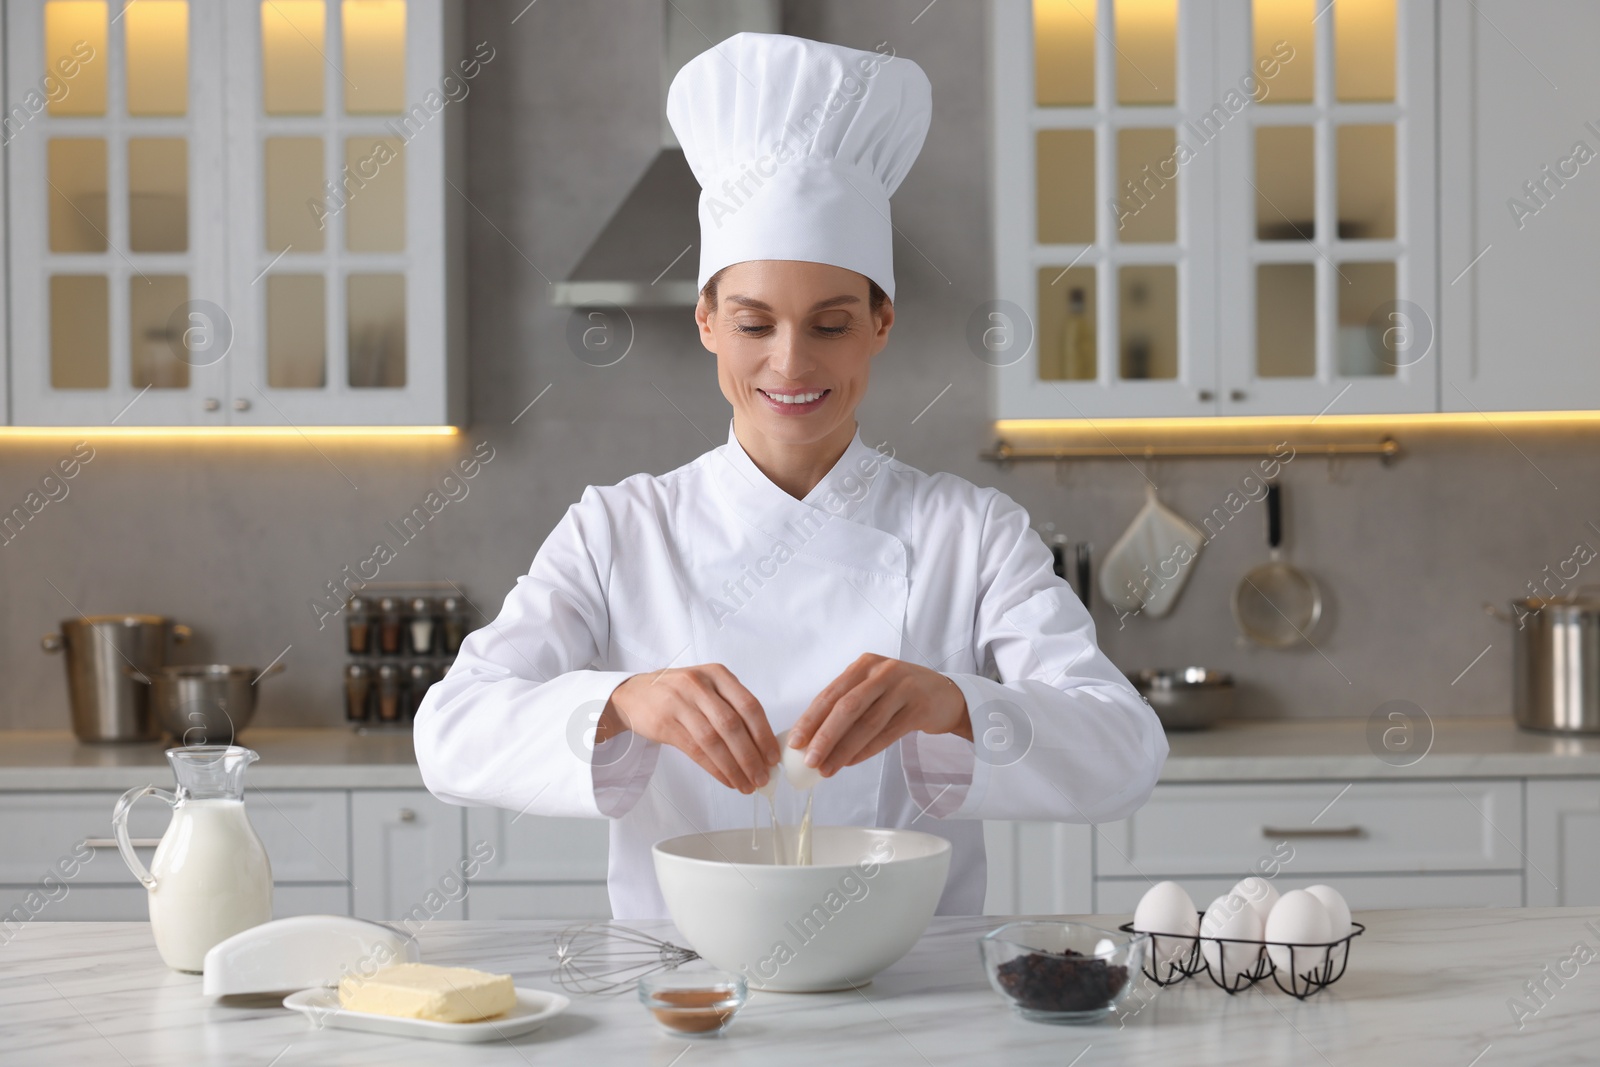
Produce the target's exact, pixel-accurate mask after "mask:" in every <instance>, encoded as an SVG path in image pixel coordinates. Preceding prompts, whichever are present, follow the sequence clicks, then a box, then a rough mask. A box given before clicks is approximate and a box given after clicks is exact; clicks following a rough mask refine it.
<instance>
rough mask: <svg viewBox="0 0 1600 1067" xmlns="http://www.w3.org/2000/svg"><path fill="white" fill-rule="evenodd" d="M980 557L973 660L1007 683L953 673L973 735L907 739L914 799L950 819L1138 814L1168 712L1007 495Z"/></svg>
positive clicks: (1162, 747) (1086, 818) (997, 497)
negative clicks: (1103, 646) (1103, 632)
mask: <svg viewBox="0 0 1600 1067" xmlns="http://www.w3.org/2000/svg"><path fill="white" fill-rule="evenodd" d="M981 552H982V560H981V563H980V564H979V567H978V574H979V591H978V602H977V609H976V618H975V621H974V630H973V642H974V646H975V647H974V649H973V654H974V657H975V662H977V663H978V664H980V665H983V664H989V663H992V664H993V665H994V667H995V669H996V672H997V673H998V674H999V677H1000V679H1001V680H999V681H996V680H994V679H992V678H988V677H985V676H984V675H981V674H947V675H946V677H948V678H950V680H951V681H953V682H954V683H955V684H956V685H957V686H958V687H960V689H961V692H962V695H963V696H965V697H966V701H967V713H968V715H969V717H970V719H971V724H972V736H973V740H972V741H970V742H969V741H967V740H965V739H964V738H960V737H956V736H954V735H951V734H945V735H937V736H935V735H928V734H911V735H908V736H907V737H906V738H904V739H903V740H902V742H901V745H902V748H901V754H902V761H903V763H904V766H905V770H906V784H907V786H908V787H909V789H910V791H911V795H912V797H913V798H915V799H916V801H917V805H918V806H919V807H922V808H924V809H925V810H926V811H927V813H928V814H929V815H932V816H935V817H942V818H955V819H1025V820H1041V821H1044V820H1048V821H1054V822H1075V823H1101V822H1112V821H1115V820H1117V819H1122V818H1126V817H1127V816H1128V815H1130V814H1132V813H1133V812H1134V811H1136V810H1137V809H1138V808H1139V806H1140V805H1142V804H1143V803H1144V802H1145V800H1146V799H1148V798H1149V796H1150V791H1151V790H1152V789H1153V788H1154V787H1155V783H1156V779H1157V777H1158V776H1159V775H1160V773H1161V767H1162V765H1163V764H1164V763H1165V762H1166V758H1167V738H1166V734H1165V732H1164V731H1163V730H1162V728H1161V722H1160V720H1159V719H1157V718H1156V715H1155V712H1154V711H1152V710H1151V708H1150V706H1149V705H1148V704H1146V703H1145V702H1144V698H1143V697H1141V696H1140V695H1139V692H1138V690H1136V689H1134V688H1133V686H1132V685H1131V684H1130V683H1129V682H1128V680H1127V679H1126V678H1125V677H1123V675H1122V673H1121V672H1120V671H1118V670H1117V668H1116V667H1115V666H1114V665H1113V664H1112V663H1111V661H1110V660H1109V659H1107V658H1106V656H1105V654H1104V653H1103V652H1101V651H1100V649H1099V646H1097V645H1096V644H1095V636H1094V622H1093V620H1092V619H1091V618H1090V616H1089V612H1088V610H1087V609H1085V608H1084V606H1083V603H1082V602H1081V601H1080V600H1079V599H1078V598H1077V596H1076V595H1075V594H1074V593H1073V592H1072V589H1071V587H1070V586H1068V585H1067V583H1066V582H1064V581H1062V580H1061V579H1060V578H1058V577H1057V576H1056V574H1055V572H1054V570H1053V568H1052V566H1051V559H1050V551H1049V549H1047V548H1046V547H1045V545H1044V542H1043V541H1041V540H1040V538H1039V536H1038V534H1036V533H1035V532H1034V531H1033V530H1032V529H1031V528H1030V527H1029V525H1028V514H1027V512H1026V511H1024V510H1023V509H1022V507H1021V506H1019V505H1018V504H1016V503H1015V502H1014V501H1012V500H1011V499H1010V498H1009V497H1007V496H1006V495H1005V494H1003V493H999V492H995V493H994V494H993V496H992V498H991V499H990V503H989V508H988V512H987V514H986V516H985V518H984V523H983V533H982V548H981Z"/></svg>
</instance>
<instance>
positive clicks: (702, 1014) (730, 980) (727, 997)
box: [639, 971, 750, 1037]
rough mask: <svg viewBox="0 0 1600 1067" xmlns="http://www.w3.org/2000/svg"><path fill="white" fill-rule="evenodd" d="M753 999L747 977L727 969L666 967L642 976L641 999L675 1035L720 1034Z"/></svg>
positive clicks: (652, 1013) (662, 1025)
mask: <svg viewBox="0 0 1600 1067" xmlns="http://www.w3.org/2000/svg"><path fill="white" fill-rule="evenodd" d="M749 999H750V990H749V987H748V986H746V985H745V980H744V979H743V978H741V977H740V976H739V975H737V974H729V973H728V972H727V971H666V972H663V973H662V974H652V975H650V976H648V977H646V978H641V979H639V1003H641V1004H643V1005H644V1006H645V1007H646V1008H648V1009H649V1011H650V1014H651V1015H653V1016H655V1020H656V1022H657V1023H658V1024H660V1026H661V1029H662V1030H665V1031H666V1032H667V1033H669V1034H671V1035H672V1036H673V1037H716V1036H718V1035H719V1034H721V1033H722V1032H723V1031H725V1030H727V1029H728V1027H729V1026H730V1025H731V1024H732V1023H733V1017H734V1015H735V1013H737V1012H738V1010H739V1009H740V1008H742V1007H744V1004H745V1001H747V1000H749Z"/></svg>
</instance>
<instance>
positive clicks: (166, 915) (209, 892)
mask: <svg viewBox="0 0 1600 1067" xmlns="http://www.w3.org/2000/svg"><path fill="white" fill-rule="evenodd" d="M260 758H261V757H260V756H259V755H257V754H256V753H255V752H252V751H251V750H250V749H248V748H241V747H239V746H238V745H192V746H188V747H185V748H172V749H168V750H167V760H168V762H170V763H171V764H172V773H173V776H174V777H176V778H177V780H178V791H177V792H176V793H169V792H167V791H166V790H165V789H158V788H156V787H155V786H153V785H147V786H144V787H142V788H134V789H130V790H128V791H127V792H126V793H124V794H122V797H121V799H119V800H118V801H117V807H116V810H115V811H114V812H113V813H112V816H111V825H112V827H113V828H114V829H115V831H116V835H117V848H118V849H119V850H121V852H122V860H123V862H124V863H126V864H127V865H128V869H129V870H130V871H132V872H133V874H134V877H136V878H138V879H139V881H140V882H142V883H144V887H145V888H146V889H147V890H149V891H150V927H151V930H152V931H153V932H154V934H155V938H156V950H157V951H158V952H160V953H161V958H162V960H163V961H165V963H166V965H167V966H168V967H171V968H172V969H173V970H175V971H188V972H191V973H194V974H199V973H200V972H201V970H202V969H203V965H204V962H205V956H206V952H207V950H209V949H210V948H211V946H212V945H215V944H216V943H217V942H219V941H222V940H224V939H226V938H229V937H232V936H233V935H234V934H236V933H238V932H239V931H240V930H245V929H248V928H250V927H252V926H256V925H258V924H260V923H264V922H266V921H267V920H268V919H271V918H272V866H271V864H270V863H269V862H268V861H267V850H266V848H265V847H264V846H263V845H262V844H261V838H259V837H257V836H256V832H255V829H254V828H253V827H252V826H251V825H250V819H249V818H248V817H247V816H246V815H245V812H244V771H245V768H246V767H248V766H250V764H252V763H254V762H255V761H256V760H258V759H260ZM150 794H154V795H156V796H158V797H160V798H161V799H162V800H165V801H166V802H167V803H168V804H170V805H172V822H171V823H170V824H169V825H168V826H167V832H166V833H165V834H163V835H162V837H161V844H160V845H158V846H157V847H156V854H155V857H154V858H153V859H152V860H151V861H150V869H149V870H145V868H144V864H142V863H140V862H139V857H138V856H136V855H134V852H133V845H132V843H131V842H130V841H129V840H128V812H129V811H130V810H131V809H132V808H133V805H134V802H135V801H137V800H139V799H140V798H142V797H145V796H148V795H150Z"/></svg>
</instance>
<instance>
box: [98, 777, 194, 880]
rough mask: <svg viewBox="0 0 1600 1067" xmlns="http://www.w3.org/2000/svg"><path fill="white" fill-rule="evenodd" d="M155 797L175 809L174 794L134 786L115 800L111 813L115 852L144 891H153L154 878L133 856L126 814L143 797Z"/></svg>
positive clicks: (163, 790)
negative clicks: (115, 836) (115, 844)
mask: <svg viewBox="0 0 1600 1067" xmlns="http://www.w3.org/2000/svg"><path fill="white" fill-rule="evenodd" d="M152 794H153V795H155V796H158V797H160V798H161V799H162V800H165V801H166V802H167V805H168V806H169V807H176V806H177V804H178V798H177V796H176V795H175V794H172V793H169V792H167V791H166V790H165V789H160V788H158V787H156V786H153V785H146V786H135V787H134V788H132V789H130V790H128V791H127V792H126V793H124V794H122V796H120V797H118V798H117V806H116V809H115V810H114V811H112V813H111V828H112V830H113V831H115V832H116V835H117V851H118V852H120V853H122V862H123V863H126V864H127V865H128V870H130V871H132V872H133V876H134V877H135V878H137V879H139V881H140V882H141V883H142V884H143V885H144V887H145V888H146V889H155V887H156V878H155V875H153V874H151V873H150V872H149V871H148V870H146V869H145V865H144V864H142V863H140V862H139V857H138V856H137V855H135V854H134V851H133V842H132V841H129V840H128V812H129V811H131V810H132V809H133V805H134V802H135V801H137V800H141V799H143V798H144V797H147V796H150V795H152Z"/></svg>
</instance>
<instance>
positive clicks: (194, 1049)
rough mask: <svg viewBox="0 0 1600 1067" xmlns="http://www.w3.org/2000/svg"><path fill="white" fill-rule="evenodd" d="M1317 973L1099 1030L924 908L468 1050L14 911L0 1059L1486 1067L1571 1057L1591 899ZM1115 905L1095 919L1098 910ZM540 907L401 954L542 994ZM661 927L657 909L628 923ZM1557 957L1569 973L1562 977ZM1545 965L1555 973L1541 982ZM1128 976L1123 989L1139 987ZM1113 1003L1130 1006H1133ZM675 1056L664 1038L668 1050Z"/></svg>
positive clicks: (1165, 997) (555, 926) (1373, 948)
mask: <svg viewBox="0 0 1600 1067" xmlns="http://www.w3.org/2000/svg"><path fill="white" fill-rule="evenodd" d="M1357 917H1358V918H1359V919H1360V920H1361V921H1362V922H1364V923H1366V924H1367V932H1366V933H1365V934H1364V935H1362V936H1360V937H1358V938H1356V940H1355V942H1354V944H1353V945H1352V948H1351V953H1350V963H1349V968H1348V970H1347V971H1346V973H1345V975H1344V977H1343V978H1341V979H1340V980H1339V981H1338V982H1337V983H1335V984H1334V985H1332V986H1330V987H1328V988H1327V989H1325V990H1323V991H1322V992H1320V993H1318V994H1316V995H1315V996H1313V997H1312V998H1311V999H1309V1000H1307V1001H1304V1002H1297V1001H1295V1000H1294V999H1293V998H1291V997H1289V996H1287V995H1286V994H1284V993H1282V992H1280V991H1278V990H1277V988H1276V987H1274V986H1272V984H1271V980H1270V979H1268V980H1267V982H1266V983H1264V984H1263V985H1262V986H1257V987H1255V988H1254V989H1252V990H1249V991H1246V992H1244V993H1241V994H1239V995H1237V996H1229V995H1227V994H1226V993H1224V992H1223V991H1222V990H1220V989H1218V988H1216V987H1215V986H1214V985H1212V984H1211V982H1210V980H1209V979H1208V978H1206V977H1205V976H1204V975H1203V974H1202V975H1199V976H1197V977H1195V978H1192V979H1190V980H1188V981H1187V982H1184V983H1183V984H1181V985H1178V986H1175V987H1172V988H1169V989H1158V990H1156V991H1155V992H1154V993H1153V994H1152V995H1150V996H1149V998H1148V1001H1147V1002H1146V1004H1145V1006H1144V1007H1143V1008H1142V1010H1140V1011H1138V1012H1137V1013H1136V1014H1133V1015H1132V1016H1131V1017H1130V1018H1128V1019H1127V1020H1126V1022H1125V1024H1124V1025H1123V1026H1121V1027H1119V1026H1118V1025H1117V1022H1116V1021H1110V1022H1106V1023H1100V1024H1097V1025H1093V1026H1082V1027H1060V1026H1047V1025H1042V1024H1038V1023H1031V1022H1027V1021H1025V1020H1023V1019H1020V1018H1018V1017H1016V1016H1015V1015H1013V1014H1012V1013H1011V1011H1010V1009H1009V1008H1008V1007H1006V1006H1005V1005H1004V1004H1003V1003H1002V1002H1001V1000H1000V999H999V998H998V997H997V996H996V995H995V994H994V993H993V992H992V991H991V990H990V989H989V987H988V985H987V983H986V981H985V979H984V976H983V973H982V970H981V969H980V967H979V965H978V956H977V951H976V948H975V947H974V943H973V942H974V938H975V937H976V936H977V935H978V934H979V933H980V932H982V931H984V930H987V929H991V928H993V927H994V926H997V925H999V924H1000V923H1001V922H1003V921H1004V920H1003V919H1002V918H1000V917H995V916H991V917H987V918H984V917H969V918H943V919H935V920H934V923H933V925H932V926H931V927H930V929H929V932H928V933H927V934H926V935H925V936H924V937H923V939H922V940H921V941H920V942H919V943H918V945H917V946H916V947H915V948H914V949H913V950H912V951H911V953H910V955H908V956H907V957H906V958H905V959H903V960H901V961H900V962H899V963H897V964H896V965H894V966H893V967H891V968H890V969H889V970H887V971H885V972H884V973H883V974H880V975H879V976H878V977H877V978H876V979H875V980H874V981H873V982H872V983H870V984H869V985H868V986H866V987H865V988H864V989H862V990H858V991H853V992H847V993H826V994H815V993H814V994H782V993H756V994H754V995H753V996H752V998H751V1001H750V1003H749V1004H748V1005H747V1006H746V1008H745V1009H744V1011H743V1012H742V1013H741V1014H740V1016H739V1018H738V1020H737V1021H736V1022H735V1024H734V1026H733V1028H732V1029H731V1030H730V1032H729V1033H728V1034H726V1035H725V1036H723V1037H721V1038H718V1039H714V1040H710V1041H696V1042H692V1043H691V1042H690V1041H687V1040H684V1039H681V1038H675V1037H669V1036H667V1035H664V1034H662V1033H661V1032H660V1031H658V1030H657V1029H656V1026H655V1024H654V1022H653V1021H651V1020H650V1019H649V1018H648V1017H647V1016H646V1014H645V1012H644V1010H643V1009H642V1008H641V1007H640V1005H639V1003H638V1001H637V1000H636V999H634V998H633V997H632V996H631V995H624V996H621V997H615V998H587V997H585V998H578V999H576V1000H575V1001H574V1003H573V1006H572V1008H571V1009H570V1010H569V1011H568V1013H567V1014H566V1015H564V1016H562V1017H560V1018H558V1019H556V1020H553V1021H552V1022H551V1023H549V1024H547V1025H546V1026H545V1027H544V1028H543V1029H541V1030H539V1031H537V1032H535V1033H533V1034H529V1035H526V1036H524V1037H519V1038H516V1039H512V1040H508V1041H500V1042H496V1043H492V1044H486V1045H444V1044H437V1043H433V1042H426V1041H415V1040H410V1039H403V1038H394V1037H384V1036H379V1035H375V1034H365V1033H359V1032H355V1031H349V1030H339V1029H331V1028H324V1029H313V1028H312V1027H311V1025H310V1023H309V1022H308V1021H307V1020H306V1019H305V1018H304V1017H303V1016H300V1015H297V1014H294V1013H292V1012H290V1011H288V1010H286V1009H284V1008H282V1007H280V1006H275V998H270V999H268V998H263V999H260V1000H257V1001H255V1002H253V1003H252V1002H247V1003H245V1004H243V1005H236V1004H226V1005H225V1004H221V1003H218V1002H215V1001H213V1000H212V999H210V998H207V997H204V996H202V995H201V993H200V979H199V977H197V976H194V975H183V974H177V973H175V972H172V971H169V970H167V969H166V968H165V967H164V966H163V965H162V963H161V960H160V958H159V957H158V956H157V955H156V951H155V946H154V943H153V942H152V941H151V938H150V929H149V926H148V925H147V924H145V923H41V922H34V923H29V924H27V925H25V926H24V927H23V928H22V929H21V930H20V931H19V932H18V933H17V935H16V937H15V938H14V940H12V941H11V943H10V944H8V945H6V946H5V947H4V949H3V950H0V951H3V952H4V954H5V962H6V966H5V969H4V971H3V972H0V1050H3V1052H0V1059H3V1060H4V1061H5V1062H11V1063H18V1064H22V1063H26V1064H28V1065H30V1067H57V1065H59V1067H79V1065H81V1064H118V1065H124V1064H125V1065H126V1067H146V1065H162V1067H201V1065H207V1064H217V1065H226V1067H234V1065H237V1064H245V1063H256V1064H274V1065H278V1067H288V1065H293V1064H326V1063H339V1064H345V1065H355V1064H378V1065H382V1067H403V1065H409V1064H416V1065H419V1067H421V1065H427V1067H434V1065H436V1064H439V1063H445V1062H448V1063H451V1064H508V1065H515V1067H530V1065H532V1064H544V1063H583V1064H587V1065H593V1067H598V1065H601V1064H623V1063H625V1064H656V1065H659V1067H667V1065H668V1064H672V1065H680V1064H681V1067H699V1065H702V1064H717V1063H726V1064H750V1065H754V1067H789V1065H791V1064H792V1065H796V1067H814V1065H815V1064H819V1063H823V1064H830V1065H845V1064H867V1063H871V1064H927V1065H929V1067H932V1065H936V1064H938V1065H942V1064H953V1065H961V1067H975V1065H983V1064H991V1063H1007V1064H1034V1063H1037V1064H1051V1065H1053V1067H1062V1065H1064V1064H1079V1065H1081V1067H1094V1065H1097V1064H1131V1065H1141V1067H1142V1065H1146V1064H1148V1065H1151V1067H1164V1065H1167V1064H1219V1065H1226V1067H1246V1065H1252V1064H1271V1065H1274V1067H1277V1065H1282V1064H1304V1065H1313V1064H1315V1065H1322V1064H1328V1065H1344V1064H1395V1063H1403V1064H1414V1065H1418V1067H1424V1065H1434V1064H1440V1065H1449V1067H1468V1065H1469V1064H1481V1065H1482V1067H1503V1065H1507V1064H1539V1065H1551V1064H1590V1063H1593V1062H1594V1060H1595V1053H1594V1049H1595V1047H1596V1044H1597V1043H1600V1013H1596V1012H1595V1010H1594V1005H1595V990H1596V988H1600V987H1597V985H1596V983H1600V974H1596V973H1590V971H1592V970H1594V969H1596V968H1600V962H1595V963H1589V964H1587V965H1586V966H1584V967H1583V968H1581V969H1576V968H1575V966H1574V967H1568V968H1567V971H1568V975H1567V977H1566V978H1564V979H1545V978H1543V976H1542V973H1541V972H1542V969H1543V968H1546V967H1548V968H1550V973H1552V974H1554V973H1556V972H1557V971H1558V970H1559V969H1560V968H1561V967H1562V961H1564V960H1567V959H1568V958H1569V957H1571V956H1572V953H1573V949H1574V946H1575V945H1578V944H1580V943H1581V944H1585V945H1588V946H1590V947H1591V949H1594V948H1600V908H1543V909H1505V910H1500V909H1459V910H1432V911H1381V912H1366V913H1362V914H1359V915H1358V916H1357ZM1125 919H1126V916H1108V917H1105V918H1104V919H1102V920H1100V925H1115V924H1116V923H1118V922H1121V921H1124V920H1125ZM565 925H566V924H565V923H562V922H509V921H505V922H445V921H440V920H435V921H433V922H431V923H428V924H427V925H425V926H423V927H422V928H421V930H420V931H419V935H418V936H419V938H420V941H421V948H422V955H423V959H424V960H426V961H428V962H431V963H441V964H453V965H460V966H472V967H478V968H482V969H486V970H492V971H499V972H501V973H510V974H512V975H513V976H514V977H515V978H516V981H517V984H518V985H520V986H531V987H534V988H541V989H558V988H559V987H557V986H556V985H554V984H553V983H552V982H551V981H550V979H549V968H550V960H549V955H550V948H551V940H552V937H553V936H554V934H555V933H556V932H557V931H559V930H560V929H561V928H563V926H565ZM645 925H648V926H649V927H650V928H651V929H652V930H656V931H658V932H661V933H663V934H666V935H668V936H670V930H666V929H663V928H662V927H661V926H660V925H659V924H645ZM1573 970H1576V973H1575V976H1574V975H1573V974H1572V973H1571V972H1572V971H1573ZM1530 980H1535V981H1538V980H1542V981H1544V984H1545V987H1546V988H1547V989H1548V990H1549V991H1550V992H1549V993H1548V994H1546V996H1545V1003H1544V1004H1543V1006H1541V1005H1540V1004H1539V1003H1538V1002H1534V1001H1531V1000H1529V1009H1530V1011H1531V1010H1532V1009H1538V1010H1537V1013H1536V1014H1533V1015H1531V1016H1530V1017H1525V1018H1524V1019H1523V1024H1524V1025H1523V1026H1522V1028H1520V1029H1519V1027H1518V1023H1517V1021H1516V1019H1514V1017H1513V1015H1512V1013H1511V1010H1510V1008H1509V1007H1508V1002H1509V1001H1510V1000H1511V999H1512V998H1518V997H1521V998H1524V999H1528V995H1527V993H1526V992H1525V991H1524V988H1523V986H1524V983H1525V982H1528V981H1530ZM1558 981H1560V982H1561V983H1562V984H1560V985H1558V984H1557V982H1558ZM1141 992H1142V989H1141ZM1134 1003H1137V1002H1136V1001H1135V1002H1134ZM686 1049H687V1050H688V1051H685V1050H686Z"/></svg>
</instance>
